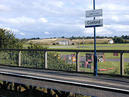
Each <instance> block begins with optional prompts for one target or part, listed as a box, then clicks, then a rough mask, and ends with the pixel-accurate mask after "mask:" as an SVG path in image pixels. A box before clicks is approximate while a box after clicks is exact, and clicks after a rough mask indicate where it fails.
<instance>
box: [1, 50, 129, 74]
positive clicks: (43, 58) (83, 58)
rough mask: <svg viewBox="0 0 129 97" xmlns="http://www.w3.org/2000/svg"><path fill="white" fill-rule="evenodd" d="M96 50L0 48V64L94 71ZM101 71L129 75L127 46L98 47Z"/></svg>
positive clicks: (99, 68) (72, 70) (101, 72)
mask: <svg viewBox="0 0 129 97" xmlns="http://www.w3.org/2000/svg"><path fill="white" fill-rule="evenodd" d="M93 52H94V51H93V50H59V49H58V50H54V49H53V50H37V49H0V64H1V65H7V66H18V67H26V68H37V69H49V70H59V71H71V72H85V73H94V53H93ZM97 57H98V59H97V62H98V73H100V74H111V75H122V76H123V75H124V76H128V75H129V51H128V50H98V51H97Z"/></svg>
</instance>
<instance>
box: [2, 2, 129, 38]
mask: <svg viewBox="0 0 129 97" xmlns="http://www.w3.org/2000/svg"><path fill="white" fill-rule="evenodd" d="M90 9H92V0H0V28H7V29H10V30H11V31H12V32H13V33H14V34H15V36H16V37H17V38H32V37H40V38H49V37H61V36H65V37H71V36H93V29H92V28H88V29H85V20H86V18H85V11H86V10H90ZM96 9H103V21H104V26H103V27H99V28H97V36H116V35H117V36H121V35H129V0H96Z"/></svg>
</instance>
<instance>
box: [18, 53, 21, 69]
mask: <svg viewBox="0 0 129 97" xmlns="http://www.w3.org/2000/svg"><path fill="white" fill-rule="evenodd" d="M18 66H19V67H20V66H21V51H19V54H18Z"/></svg>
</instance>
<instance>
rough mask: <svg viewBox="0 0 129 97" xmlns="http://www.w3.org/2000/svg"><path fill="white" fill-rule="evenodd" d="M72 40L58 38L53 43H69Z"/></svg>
mask: <svg viewBox="0 0 129 97" xmlns="http://www.w3.org/2000/svg"><path fill="white" fill-rule="evenodd" d="M72 43H73V42H72V41H71V40H70V39H58V40H57V41H55V42H54V43H53V44H55V45H71V44H72Z"/></svg>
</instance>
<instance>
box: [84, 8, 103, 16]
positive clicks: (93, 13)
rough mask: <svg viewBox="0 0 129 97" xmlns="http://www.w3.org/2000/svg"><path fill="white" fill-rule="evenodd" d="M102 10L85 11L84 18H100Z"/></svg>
mask: <svg viewBox="0 0 129 97" xmlns="http://www.w3.org/2000/svg"><path fill="white" fill-rule="evenodd" d="M102 15H103V14H102V9H97V10H88V11H86V17H87V18H89V17H100V16H102Z"/></svg>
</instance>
